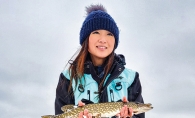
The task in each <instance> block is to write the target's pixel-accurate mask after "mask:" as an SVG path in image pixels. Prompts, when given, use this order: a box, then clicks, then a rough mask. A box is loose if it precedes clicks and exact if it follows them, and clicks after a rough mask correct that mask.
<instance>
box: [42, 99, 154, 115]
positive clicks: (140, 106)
mask: <svg viewBox="0 0 195 118" xmlns="http://www.w3.org/2000/svg"><path fill="white" fill-rule="evenodd" d="M124 105H127V107H131V108H132V110H133V114H136V115H137V114H140V113H144V112H147V111H149V110H151V109H153V107H152V104H151V103H147V104H146V103H139V102H106V103H94V104H87V105H84V106H77V107H75V106H74V105H65V106H63V107H62V108H61V109H62V111H63V112H64V113H62V114H58V115H44V116H41V117H42V118H78V115H79V113H80V112H83V111H84V109H87V110H88V112H89V113H91V114H92V116H94V117H98V118H101V117H112V116H115V115H116V114H118V113H120V110H121V108H122V107H123V106H124Z"/></svg>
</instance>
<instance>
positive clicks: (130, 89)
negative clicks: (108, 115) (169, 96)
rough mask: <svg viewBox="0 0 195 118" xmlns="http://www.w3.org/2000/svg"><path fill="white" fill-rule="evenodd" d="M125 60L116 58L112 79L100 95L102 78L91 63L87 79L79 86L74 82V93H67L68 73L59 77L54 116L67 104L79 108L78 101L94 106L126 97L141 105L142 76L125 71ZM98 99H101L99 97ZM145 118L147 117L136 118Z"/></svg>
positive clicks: (80, 82)
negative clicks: (93, 104)
mask: <svg viewBox="0 0 195 118" xmlns="http://www.w3.org/2000/svg"><path fill="white" fill-rule="evenodd" d="M124 65H125V58H124V56H123V55H115V60H114V63H113V65H112V68H111V70H110V73H109V75H108V76H107V77H106V80H105V82H104V85H103V89H102V90H101V92H100V94H97V93H98V86H99V83H100V81H99V80H100V78H99V76H98V75H97V74H96V70H95V67H94V66H93V64H92V62H91V61H87V62H86V63H85V71H84V76H83V77H82V78H81V80H80V81H79V82H78V84H77V86H76V85H75V81H73V82H72V91H73V92H72V93H68V86H69V84H70V76H69V73H68V71H67V70H64V71H63V72H62V73H61V74H60V78H59V82H58V86H57V88H56V99H55V114H60V113H62V111H61V107H62V106H64V105H67V104H74V105H77V104H78V101H81V100H85V101H86V100H87V101H90V102H93V103H98V102H114V101H120V100H121V99H122V98H123V97H124V96H125V97H127V99H128V101H134V102H142V103H143V98H142V95H141V92H142V88H141V84H140V80H139V74H138V73H137V72H136V71H133V70H131V69H127V68H125V66H124ZM98 95H99V96H98ZM134 117H135V118H144V117H145V116H144V113H143V114H139V115H137V116H134Z"/></svg>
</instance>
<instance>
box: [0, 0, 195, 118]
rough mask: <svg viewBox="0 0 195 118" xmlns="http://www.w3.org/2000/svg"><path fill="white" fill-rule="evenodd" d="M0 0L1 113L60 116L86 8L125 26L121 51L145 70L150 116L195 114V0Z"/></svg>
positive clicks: (143, 79)
mask: <svg viewBox="0 0 195 118" xmlns="http://www.w3.org/2000/svg"><path fill="white" fill-rule="evenodd" d="M93 1H94V2H91V0H85V2H81V1H80V0H74V1H69V0H58V1H56V0H53V1H52V0H0V42H1V43H0V117H2V118H3V117H4V118H6V117H14V118H39V117H41V116H42V115H48V114H54V100H55V89H56V86H57V82H58V77H59V75H60V72H61V71H62V70H63V69H64V67H65V65H66V63H67V61H68V60H69V59H70V57H71V56H72V55H73V53H74V52H75V51H76V50H77V49H78V48H79V46H80V45H79V30H80V28H81V25H82V22H83V20H84V18H85V11H84V9H85V6H88V5H90V4H92V3H94V4H95V3H102V4H103V5H104V6H105V7H106V9H107V11H108V13H109V14H110V15H111V16H112V17H113V18H114V19H115V21H116V22H117V24H118V26H119V29H120V43H119V46H118V48H117V50H116V53H118V54H119V53H120V54H124V55H125V57H126V61H127V65H126V67H127V68H131V69H133V70H136V71H138V72H139V74H140V79H141V83H142V88H143V97H144V100H145V102H146V103H152V104H153V106H154V109H153V110H151V111H149V112H147V113H146V117H147V118H164V117H166V118H170V117H180V118H184V117H187V118H192V117H193V118H194V116H195V112H194V111H195V100H194V99H195V94H194V91H195V81H194V80H193V79H194V78H195V72H194V70H195V61H194V60H195V52H194V51H195V46H194V45H195V33H194V32H195V22H194V21H195V7H194V5H195V1H194V0H148V1H145V0H123V1H120V2H119V1H118V0H106V1H105V0H104V1H103V0H102V1H101V0H99V1H95V0H93Z"/></svg>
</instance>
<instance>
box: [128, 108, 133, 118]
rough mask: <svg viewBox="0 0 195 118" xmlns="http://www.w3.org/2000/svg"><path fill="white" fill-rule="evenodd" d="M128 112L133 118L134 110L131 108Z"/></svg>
mask: <svg viewBox="0 0 195 118" xmlns="http://www.w3.org/2000/svg"><path fill="white" fill-rule="evenodd" d="M128 110H129V116H130V117H132V116H133V109H132V108H131V107H130V108H129V109H128Z"/></svg>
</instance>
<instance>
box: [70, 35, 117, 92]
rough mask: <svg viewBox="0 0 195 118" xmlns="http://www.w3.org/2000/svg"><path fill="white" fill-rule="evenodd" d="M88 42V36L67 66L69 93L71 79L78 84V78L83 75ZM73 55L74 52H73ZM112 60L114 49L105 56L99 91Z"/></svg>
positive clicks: (87, 53) (87, 54)
mask: <svg viewBox="0 0 195 118" xmlns="http://www.w3.org/2000/svg"><path fill="white" fill-rule="evenodd" d="M88 42H89V38H87V39H86V40H85V41H84V42H83V44H82V47H81V49H80V51H79V53H78V55H77V56H76V58H75V59H74V60H73V62H72V64H71V65H70V67H69V69H68V70H69V74H70V85H69V87H68V92H69V93H70V92H71V90H72V81H73V79H74V80H75V83H76V86H77V84H78V81H79V79H81V78H82V77H83V75H84V64H85V62H86V59H87V57H88V56H90V54H89V52H88ZM74 55H75V54H74ZM113 61H114V49H113V51H112V53H111V54H110V55H109V56H108V57H107V59H106V62H105V67H104V73H105V74H104V76H103V79H102V81H101V82H100V85H99V88H98V89H99V91H101V89H102V87H103V83H104V81H105V79H106V76H107V75H108V74H109V71H110V69H111V67H112V64H113Z"/></svg>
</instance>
